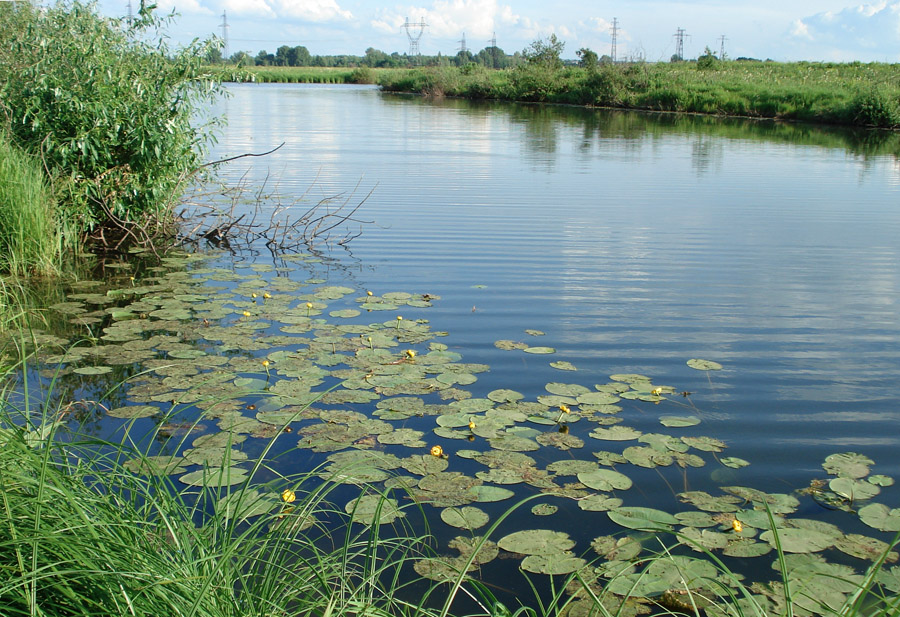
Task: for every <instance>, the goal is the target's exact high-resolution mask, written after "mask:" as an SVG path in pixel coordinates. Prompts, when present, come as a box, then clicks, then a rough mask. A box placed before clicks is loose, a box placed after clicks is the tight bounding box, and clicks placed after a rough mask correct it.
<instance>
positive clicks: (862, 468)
mask: <svg viewBox="0 0 900 617" xmlns="http://www.w3.org/2000/svg"><path fill="white" fill-rule="evenodd" d="M874 464H875V462H874V461H873V460H872V459H870V458H869V457H867V456H864V455H862V454H857V453H856V452H842V453H840V454H832V455H830V456H828V457H826V458H825V462H824V463H822V467H823V468H824V469H825V471H827V472H828V473H830V474H832V475H835V476H838V477H841V478H865V477H866V476H867V475H869V465H874Z"/></svg>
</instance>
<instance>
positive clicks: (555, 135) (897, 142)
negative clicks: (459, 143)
mask: <svg viewBox="0 0 900 617" xmlns="http://www.w3.org/2000/svg"><path fill="white" fill-rule="evenodd" d="M383 99H384V100H385V101H389V102H392V103H398V104H399V103H401V102H402V103H408V102H410V101H416V102H418V103H419V104H425V105H438V106H441V107H449V108H453V109H457V110H459V111H460V113H463V114H478V115H483V114H486V113H498V112H503V113H506V114H508V116H509V119H510V121H511V122H512V123H514V124H517V125H521V126H522V127H523V128H524V130H525V132H524V135H525V139H524V141H523V143H524V146H525V147H526V149H528V150H529V151H530V152H533V153H538V154H543V155H546V154H547V153H553V152H556V150H557V148H558V141H559V137H560V134H561V132H560V129H561V128H562V127H565V126H568V127H575V128H578V129H579V130H580V132H581V135H582V143H581V146H580V147H581V148H582V150H584V151H587V150H589V149H590V148H591V147H592V144H595V143H597V142H598V141H599V140H602V139H625V140H632V141H633V142H634V143H635V144H637V143H639V142H641V141H644V140H647V139H648V138H651V139H652V138H655V137H662V136H669V135H673V134H676V135H678V134H680V135H692V136H698V137H700V136H702V137H703V138H709V137H718V138H721V139H740V140H742V141H747V140H749V141H758V142H767V143H782V144H792V145H799V146H818V147H822V148H834V149H843V150H846V151H847V152H848V153H850V154H852V155H854V156H857V157H860V159H861V162H862V163H863V164H866V163H867V161H868V159H869V158H871V157H879V156H893V157H895V158H897V159H898V160H900V132H898V131H885V130H864V129H856V128H849V127H832V126H825V125H815V124H803V123H785V122H778V121H774V120H751V119H745V118H723V117H717V116H703V115H696V114H690V115H689V114H673V113H656V112H638V111H622V110H615V109H590V108H585V107H566V106H562V105H523V104H515V103H499V102H485V101H466V100H461V99H426V98H423V97H410V96H408V95H407V96H402V97H401V96H398V95H386V96H384V97H383ZM704 148H707V145H706V142H705V141H704V142H703V145H702V146H701V149H704ZM617 151H618V152H621V151H622V144H618V145H617ZM697 154H698V155H699V156H700V158H701V159H702V158H703V156H704V155H703V154H702V153H700V152H697ZM710 155H711V156H712V155H713V154H712V153H710ZM544 158H546V157H544ZM707 167H708V166H707ZM707 167H704V164H703V163H695V169H698V171H700V170H705V169H706V168H707Z"/></svg>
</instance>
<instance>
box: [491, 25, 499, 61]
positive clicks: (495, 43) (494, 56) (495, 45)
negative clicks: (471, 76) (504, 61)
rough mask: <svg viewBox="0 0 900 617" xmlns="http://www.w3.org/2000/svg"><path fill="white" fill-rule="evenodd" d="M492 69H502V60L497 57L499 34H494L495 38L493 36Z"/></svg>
mask: <svg viewBox="0 0 900 617" xmlns="http://www.w3.org/2000/svg"><path fill="white" fill-rule="evenodd" d="M491 62H492V65H493V66H491V68H493V69H499V68H500V58H499V57H498V56H497V33H496V32H494V34H493V36H491Z"/></svg>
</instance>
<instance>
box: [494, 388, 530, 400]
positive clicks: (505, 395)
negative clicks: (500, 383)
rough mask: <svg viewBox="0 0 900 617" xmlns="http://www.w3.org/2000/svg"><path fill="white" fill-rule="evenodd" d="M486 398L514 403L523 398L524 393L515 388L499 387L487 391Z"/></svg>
mask: <svg viewBox="0 0 900 617" xmlns="http://www.w3.org/2000/svg"><path fill="white" fill-rule="evenodd" d="M487 398H488V399H489V400H492V401H494V402H495V403H514V402H516V401H520V400H522V399H523V398H525V395H524V394H521V393H520V392H516V391H515V390H506V389H500V390H493V391H491V392H488V395H487Z"/></svg>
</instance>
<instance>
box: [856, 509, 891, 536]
mask: <svg viewBox="0 0 900 617" xmlns="http://www.w3.org/2000/svg"><path fill="white" fill-rule="evenodd" d="M859 520H861V521H862V522H863V523H865V524H866V525H868V526H869V527H873V528H875V529H880V530H881V531H893V532H898V531H900V508H894V509H891V508H888V507H887V506H885V505H883V504H880V503H873V504H869V505H868V506H865V507H863V508H860V509H859Z"/></svg>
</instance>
